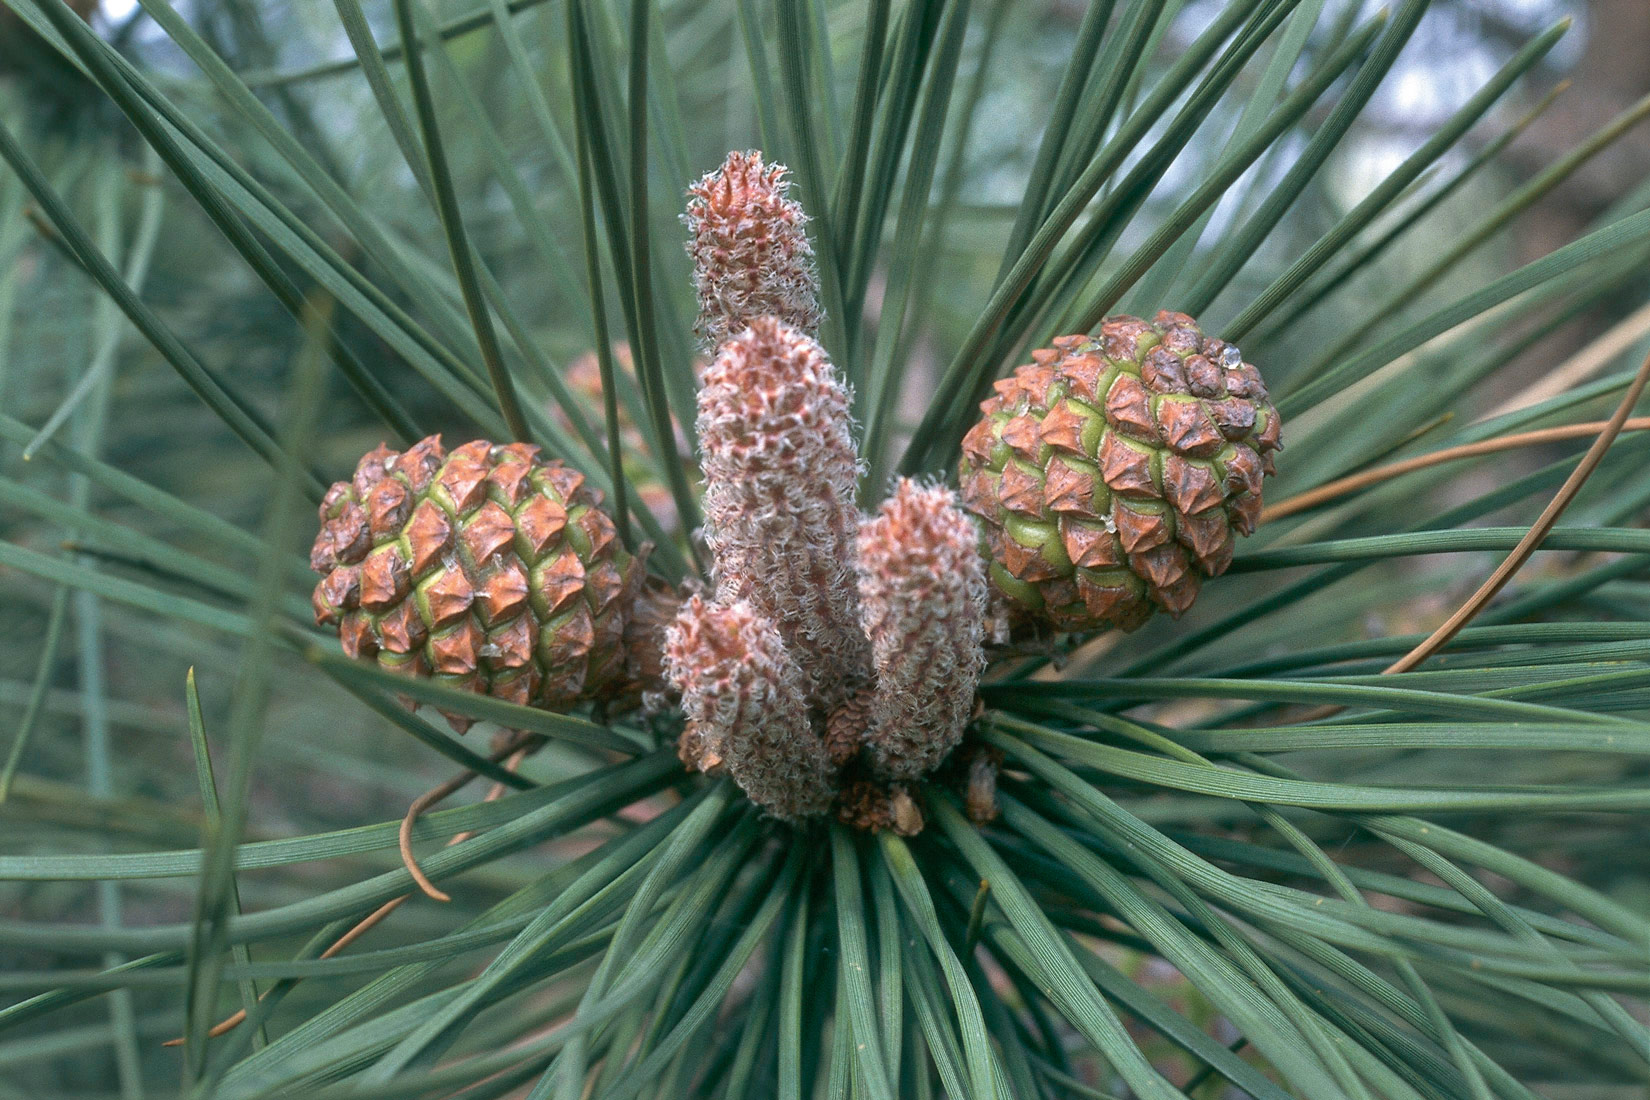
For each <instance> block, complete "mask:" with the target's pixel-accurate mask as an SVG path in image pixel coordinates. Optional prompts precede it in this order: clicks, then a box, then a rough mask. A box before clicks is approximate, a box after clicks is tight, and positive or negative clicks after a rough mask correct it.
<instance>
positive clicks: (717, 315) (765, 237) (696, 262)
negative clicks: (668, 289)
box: [682, 151, 820, 351]
mask: <svg viewBox="0 0 1650 1100" xmlns="http://www.w3.org/2000/svg"><path fill="white" fill-rule="evenodd" d="M786 171H787V169H786V168H785V166H784V165H783V164H764V163H763V161H762V154H761V153H759V152H755V151H752V152H746V153H739V152H734V153H729V154H728V159H727V160H726V161H725V162H724V163H723V165H722V167H720V168H718V169H716V170H715V171H713V172H708V173H706V174H705V175H704V176H703V177H702V178H701V179H700V180H699V181H698V182H697V183H695V184H693V185H692V186H691V187H689V188H688V195H689V199H688V205H687V212H686V213H685V214H683V215H682V220H683V221H684V222H686V223H687V226H688V229H689V230H690V231H691V233H692V237H691V239H690V240H689V241H688V246H687V249H688V255H690V256H692V257H693V285H694V287H695V288H696V289H697V290H698V292H699V319H698V322H697V323H696V324H695V326H694V330H695V331H696V332H698V334H699V336H700V338H701V339H702V340H703V342H704V346H705V349H706V350H707V351H714V350H715V349H717V348H719V347H721V346H722V344H723V343H724V342H725V341H726V340H727V339H728V338H729V337H730V336H733V335H735V334H736V333H738V332H739V331H740V330H741V329H743V328H744V327H745V326H746V325H748V324H750V323H751V321H753V320H755V319H756V318H758V317H762V316H774V317H778V318H779V319H780V320H782V321H784V322H786V323H787V324H790V325H794V326H795V327H796V328H799V329H801V330H802V331H803V332H805V333H807V334H808V335H810V336H812V335H813V334H814V333H816V332H818V331H819V322H820V309H819V279H818V277H817V276H816V275H815V274H814V266H813V247H812V246H811V245H810V244H809V243H808V237H807V235H806V234H805V233H804V232H803V226H804V225H806V224H807V222H808V216H807V215H806V214H804V213H803V212H802V207H801V206H800V205H799V204H798V203H797V202H796V201H795V200H793V199H791V198H788V197H787V195H786V192H787V191H789V189H790V183H789V182H788V181H787V180H786V179H785V173H786Z"/></svg>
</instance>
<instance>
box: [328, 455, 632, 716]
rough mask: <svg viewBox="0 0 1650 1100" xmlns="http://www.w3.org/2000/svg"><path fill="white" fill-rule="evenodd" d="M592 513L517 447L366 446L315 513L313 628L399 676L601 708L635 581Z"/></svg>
mask: <svg viewBox="0 0 1650 1100" xmlns="http://www.w3.org/2000/svg"><path fill="white" fill-rule="evenodd" d="M600 504H601V496H600V494H599V493H597V492H596V491H595V490H593V489H591V488H589V487H587V486H586V485H585V484H584V475H583V474H580V473H579V472H578V471H577V470H574V469H572V468H571V467H569V466H566V465H563V464H562V463H561V462H557V461H554V460H552V461H544V460H542V459H540V458H539V457H538V448H537V447H534V446H531V445H529V444H525V443H512V444H509V445H507V446H495V445H494V444H491V443H488V442H486V441H484V440H478V441H476V442H474V443H466V444H465V445H464V446H462V447H458V448H456V449H455V450H454V451H453V452H452V453H451V454H450V455H449V454H447V453H446V452H444V451H443V450H442V447H441V439H440V437H439V436H430V437H429V438H427V439H424V440H421V441H420V442H419V443H417V444H415V445H414V446H412V447H411V448H409V449H408V450H407V451H406V452H405V453H404V454H403V453H397V452H395V451H392V450H389V449H388V448H387V447H384V446H382V445H380V446H379V447H378V448H377V449H376V450H374V451H372V452H371V453H369V454H368V455H366V457H364V458H362V459H361V462H360V464H359V465H358V466H357V467H356V469H355V476H354V478H353V479H352V480H350V481H340V482H338V483H337V484H335V485H333V486H332V488H331V489H329V490H328V491H327V494H326V498H325V499H324V500H323V501H322V502H321V509H320V511H321V520H322V527H321V531H320V534H318V535H317V536H316V538H315V545H314V547H313V548H312V550H311V551H310V566H311V568H313V569H314V570H315V571H316V572H317V573H322V574H325V576H324V578H323V579H322V581H321V582H320V583H319V584H318V585H316V586H315V593H314V597H313V602H314V607H315V621H316V623H317V624H319V625H322V626H327V625H336V626H337V627H338V635H339V639H340V641H341V642H342V643H343V647H344V652H345V653H347V654H349V655H350V656H351V657H375V658H376V659H377V661H378V663H379V665H381V666H383V667H384V668H387V669H391V670H393V671H395V672H398V673H401V674H403V675H407V676H416V677H426V676H428V677H433V678H435V679H436V680H440V681H444V682H446V683H449V684H452V685H453V686H455V687H461V688H464V689H466V690H469V691H474V692H477V693H480V694H484V695H491V696H493V697H495V698H499V699H505V700H508V701H510V702H512V703H521V704H525V705H529V706H537V707H544V708H546V709H564V708H566V707H569V706H572V705H574V704H576V703H578V702H580V701H582V700H586V699H591V698H598V697H602V696H603V695H605V694H606V693H608V692H610V691H612V690H614V689H616V688H617V687H618V686H620V684H621V682H622V681H623V679H624V675H625V656H626V654H625V647H624V643H623V639H624V633H625V625H626V620H627V618H628V616H629V613H630V605H631V603H632V601H633V600H634V597H635V594H636V592H637V590H638V588H639V586H640V584H641V582H642V579H643V569H642V563H641V561H640V560H639V559H637V558H634V557H632V556H631V555H630V554H628V553H626V552H625V550H624V548H623V547H622V546H621V545H620V543H619V540H618V538H617V537H616V533H615V530H614V526H613V521H612V520H610V519H609V518H608V517H607V515H606V514H605V513H604V512H602V510H601V508H600ZM447 717H448V721H449V722H451V723H452V725H453V727H454V728H455V729H457V730H458V731H459V732H461V733H462V732H463V731H464V730H465V729H467V728H468V726H469V724H470V723H469V721H468V720H467V719H464V718H462V717H459V716H457V715H451V714H449V715H448V716H447Z"/></svg>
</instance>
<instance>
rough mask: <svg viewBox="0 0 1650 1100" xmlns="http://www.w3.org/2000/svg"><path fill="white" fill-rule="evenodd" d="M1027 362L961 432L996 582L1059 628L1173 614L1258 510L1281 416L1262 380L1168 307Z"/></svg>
mask: <svg viewBox="0 0 1650 1100" xmlns="http://www.w3.org/2000/svg"><path fill="white" fill-rule="evenodd" d="M1032 358H1033V360H1034V362H1033V363H1031V364H1029V365H1026V366H1023V367H1020V368H1018V369H1017V370H1015V372H1014V373H1013V375H1012V376H1010V377H1008V378H1005V379H1003V380H1001V381H1000V382H998V383H997V384H996V387H995V388H996V391H997V392H996V394H995V395H994V396H992V397H990V398H988V399H987V400H986V401H984V402H983V403H981V405H980V409H981V411H982V412H983V413H984V414H985V417H984V419H982V420H981V421H980V422H979V423H978V424H976V425H975V426H974V428H973V429H972V430H971V431H970V432H969V433H968V435H967V436H966V437H965V438H964V440H963V459H962V463H961V469H960V478H961V484H962V496H963V501H964V503H965V505H966V506H967V508H968V509H969V510H970V511H972V512H974V513H975V514H977V515H978V516H980V518H981V519H983V520H984V521H985V523H986V526H987V532H986V546H987V549H988V551H989V554H990V557H991V559H992V561H991V565H990V576H991V580H992V586H993V588H994V589H995V590H996V592H998V593H1000V594H1001V595H1002V596H1003V597H1004V598H1005V599H1006V600H1007V601H1008V602H1009V603H1010V604H1011V605H1012V606H1013V607H1015V608H1016V609H1017V610H1018V611H1019V612H1021V613H1022V614H1026V615H1035V616H1038V617H1041V618H1042V619H1044V620H1045V621H1047V622H1048V623H1050V624H1051V625H1052V626H1054V627H1055V629H1058V630H1071V631H1082V630H1096V629H1101V628H1106V627H1117V628H1119V629H1122V630H1133V629H1135V628H1136V627H1138V626H1140V625H1141V624H1142V623H1144V622H1145V621H1146V620H1147V619H1148V618H1150V617H1151V615H1152V613H1153V611H1155V610H1156V609H1158V608H1161V609H1162V610H1164V611H1167V612H1168V613H1169V614H1171V615H1179V614H1181V613H1182V612H1184V611H1185V610H1186V609H1187V608H1188V607H1190V606H1191V605H1192V601H1193V600H1194V599H1195V598H1196V597H1197V592H1198V587H1199V585H1200V584H1201V582H1202V581H1203V579H1204V578H1205V577H1213V576H1218V575H1219V574H1221V573H1223V572H1225V570H1226V567H1227V566H1228V565H1230V564H1231V561H1232V545H1233V532H1234V531H1235V532H1237V533H1238V534H1244V535H1247V534H1249V533H1250V532H1252V531H1253V530H1254V527H1255V523H1256V521H1257V520H1258V519H1259V517H1260V507H1261V479H1262V477H1263V476H1264V475H1266V474H1269V473H1271V472H1272V453H1273V452H1274V451H1276V450H1277V449H1278V447H1279V442H1278V429H1279V420H1278V413H1277V410H1276V409H1274V408H1273V407H1272V405H1271V403H1270V402H1269V401H1268V400H1267V395H1266V387H1265V385H1264V384H1263V383H1262V382H1261V379H1260V375H1259V373H1258V372H1257V371H1256V370H1255V368H1254V367H1253V366H1251V365H1250V364H1248V363H1245V362H1244V361H1243V356H1242V355H1241V354H1240V353H1239V352H1238V349H1237V348H1235V347H1233V346H1232V345H1230V344H1228V343H1226V342H1224V341H1222V340H1218V339H1212V338H1205V337H1204V335H1203V333H1202V332H1201V331H1200V330H1199V328H1198V326H1197V322H1195V321H1194V320H1192V318H1190V317H1188V316H1186V315H1185V314H1183V313H1171V312H1169V311H1167V310H1165V311H1163V312H1160V313H1158V315H1157V316H1156V318H1155V319H1154V320H1153V321H1152V322H1150V323H1148V322H1146V321H1142V320H1140V319H1139V318H1136V317H1112V318H1108V319H1107V320H1106V321H1105V322H1104V324H1102V325H1101V327H1100V332H1099V333H1098V334H1097V335H1094V336H1084V335H1077V336H1062V337H1059V338H1057V339H1056V340H1055V341H1054V347H1052V348H1045V349H1042V350H1039V351H1037V352H1034V353H1032Z"/></svg>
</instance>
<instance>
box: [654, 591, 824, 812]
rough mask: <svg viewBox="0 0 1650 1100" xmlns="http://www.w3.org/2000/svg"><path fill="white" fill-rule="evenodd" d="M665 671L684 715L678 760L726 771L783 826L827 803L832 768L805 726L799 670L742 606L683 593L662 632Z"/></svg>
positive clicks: (766, 626)
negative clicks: (679, 695)
mask: <svg viewBox="0 0 1650 1100" xmlns="http://www.w3.org/2000/svg"><path fill="white" fill-rule="evenodd" d="M665 670H666V674H667V675H668V676H669V678H670V681H671V683H672V684H673V685H674V686H675V688H676V689H677V690H678V691H680V692H681V693H682V711H683V713H684V714H685V715H686V716H687V728H686V729H685V730H684V731H683V733H682V738H681V741H680V742H679V746H678V751H679V753H680V754H681V757H682V760H683V762H684V763H686V764H687V765H688V766H689V767H691V768H695V769H697V770H699V771H704V772H720V771H726V772H727V773H728V774H730V775H732V776H733V780H734V782H736V783H738V784H739V786H740V788H741V789H742V790H743V791H744V792H745V794H746V795H747V796H749V798H750V800H751V801H752V802H755V803H756V804H757V805H759V806H761V807H762V808H763V809H765V810H767V811H768V812H769V813H771V814H772V815H773V816H775V817H777V818H780V819H781V820H785V821H797V820H800V819H802V818H807V817H813V816H815V815H817V814H821V813H823V812H825V810H827V809H828V808H829V807H830V805H831V800H832V797H833V795H834V793H835V792H834V789H833V786H832V782H831V775H830V764H829V762H828V761H827V760H826V756H825V745H824V743H823V742H822V741H821V740H820V739H819V737H818V736H817V735H816V734H815V733H814V730H813V727H812V725H811V723H810V719H809V713H808V701H807V693H806V686H805V681H804V679H803V676H802V673H801V672H800V670H798V668H797V667H796V664H795V662H793V661H792V660H791V659H790V656H789V655H788V654H787V653H786V651H785V644H784V642H783V641H782V640H781V639H780V637H779V632H778V631H777V630H775V629H774V626H773V624H772V623H771V622H769V621H768V620H767V619H766V618H764V617H763V616H762V614H761V613H760V612H759V611H757V609H756V608H755V607H753V606H752V605H751V604H750V603H749V602H748V601H744V600H739V601H735V602H733V603H729V604H722V603H712V602H708V601H706V600H705V599H703V598H702V597H699V596H690V597H689V598H688V600H687V601H686V602H685V603H684V604H683V605H682V608H681V611H680V612H678V614H677V616H676V620H675V621H674V622H673V623H672V624H671V626H670V628H669V630H668V631H666V637H665Z"/></svg>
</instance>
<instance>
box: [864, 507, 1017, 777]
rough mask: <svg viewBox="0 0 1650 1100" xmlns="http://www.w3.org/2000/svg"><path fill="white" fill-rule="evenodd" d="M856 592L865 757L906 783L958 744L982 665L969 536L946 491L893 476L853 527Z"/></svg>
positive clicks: (978, 591)
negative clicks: (872, 673) (872, 681)
mask: <svg viewBox="0 0 1650 1100" xmlns="http://www.w3.org/2000/svg"><path fill="white" fill-rule="evenodd" d="M859 598H860V607H861V617H862V620H863V622H864V625H865V633H866V634H867V635H868V636H869V637H870V639H871V645H872V650H873V654H874V658H875V663H876V689H875V694H874V695H873V697H872V705H871V722H870V727H869V731H868V737H869V744H868V749H869V752H870V756H871V763H872V766H873V768H874V769H875V770H876V771H877V773H878V774H879V775H882V776H884V777H886V778H888V779H894V780H910V779H915V778H917V777H918V776H922V775H925V774H927V773H928V772H931V771H933V770H934V768H936V767H937V766H938V765H939V763H940V761H942V760H943V759H945V757H946V755H947V754H949V753H950V752H951V750H952V749H953V748H955V747H956V745H957V742H959V741H960V740H962V735H963V727H964V726H966V725H967V724H968V719H969V716H970V714H971V713H972V712H973V709H974V693H975V690H976V689H977V688H978V687H979V683H980V673H981V672H982V671H983V670H984V668H985V648H984V645H985V619H986V578H985V564H984V562H982V561H981V559H980V553H979V533H978V532H977V531H976V530H975V527H974V523H973V521H971V520H970V519H969V518H968V516H967V514H966V513H964V512H963V510H962V509H961V508H959V507H958V506H957V503H956V496H955V494H954V493H952V491H951V490H950V489H947V488H945V487H944V486H941V485H929V486H924V485H922V484H920V483H918V482H916V481H913V480H911V479H910V478H901V479H900V480H899V482H898V483H897V484H896V485H895V486H894V491H893V494H892V495H891V496H889V497H888V499H887V500H885V501H883V503H882V506H881V507H880V508H879V509H878V510H877V514H876V515H875V516H874V517H871V518H869V519H867V520H866V521H865V522H864V523H863V524H862V525H861V527H860V531H859Z"/></svg>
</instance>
